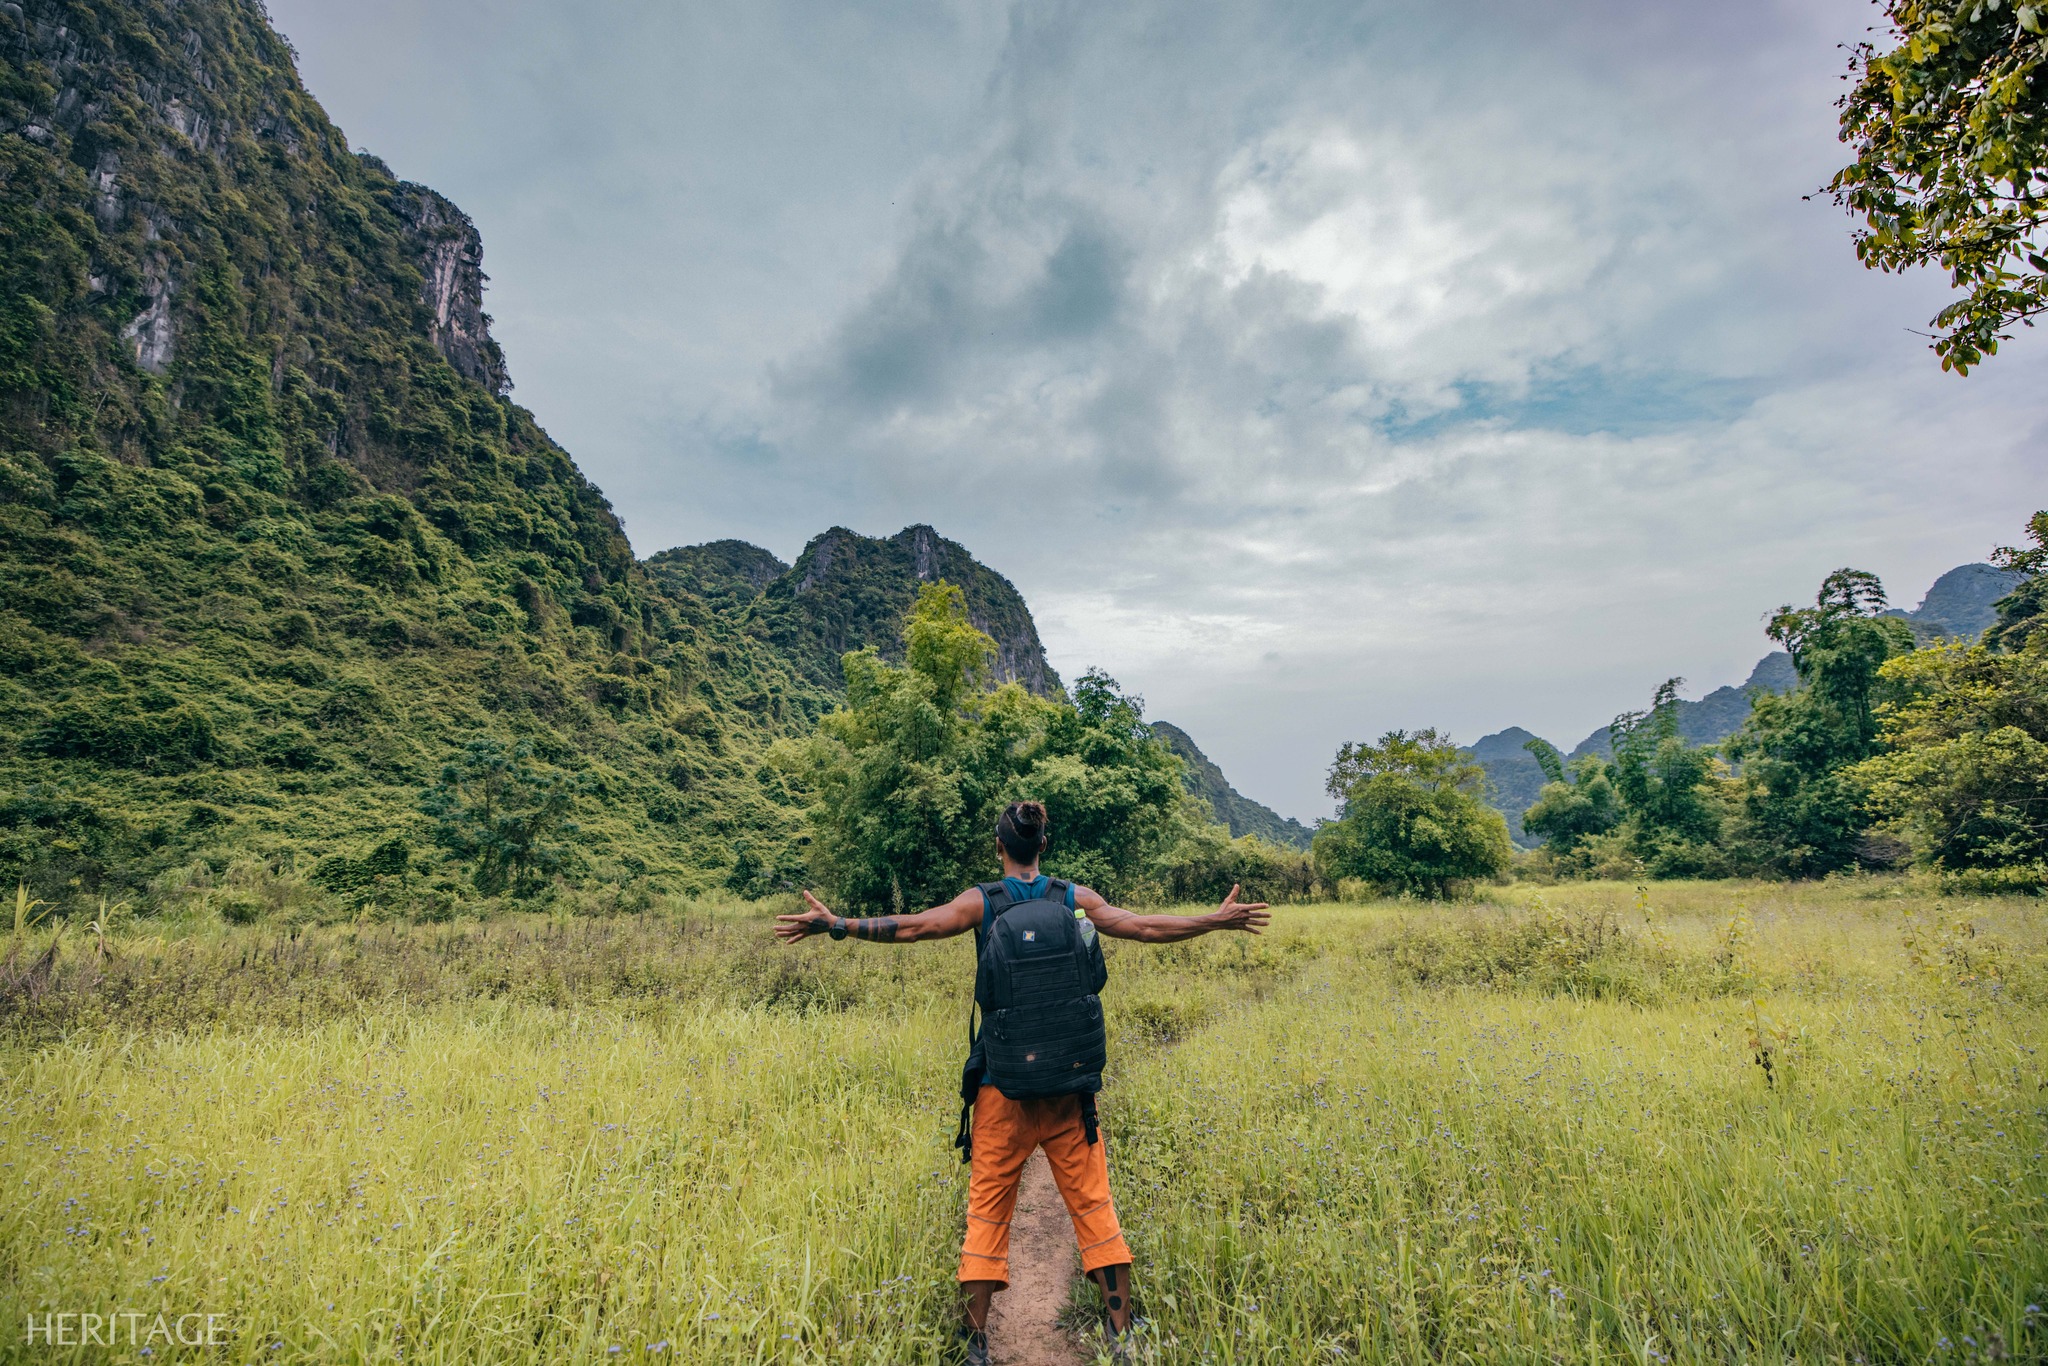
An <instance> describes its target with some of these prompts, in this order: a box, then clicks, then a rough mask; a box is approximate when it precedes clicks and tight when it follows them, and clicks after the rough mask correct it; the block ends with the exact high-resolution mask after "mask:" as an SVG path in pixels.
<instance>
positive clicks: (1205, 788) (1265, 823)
mask: <svg viewBox="0 0 2048 1366" xmlns="http://www.w3.org/2000/svg"><path fill="white" fill-rule="evenodd" d="M1152 733H1153V734H1154V735H1157V736H1158V737H1159V738H1160V739H1162V740H1164V741H1166V747H1167V748H1168V749H1170V750H1172V751H1173V752H1174V753H1175V754H1177V755H1179V756H1180V761H1181V762H1182V763H1183V764H1185V765H1186V766H1187V773H1186V781H1187V786H1188V791H1190V792H1192V793H1194V795H1196V796H1197V797H1200V798H1201V799H1202V800H1203V801H1205V802H1207V803H1209V808H1210V810H1212V811H1214V812H1215V813H1216V819H1217V820H1219V821H1221V822H1222V823H1223V824H1224V825H1226V826H1228V827H1229V828H1230V833H1231V835H1232V836H1233V837H1235V836H1238V835H1257V836H1258V837H1259V838H1260V839H1263V840H1267V841H1270V842H1271V843H1274V844H1278V845H1281V846H1283V847H1285V848H1289V849H1306V848H1308V845H1309V839H1310V837H1311V836H1313V835H1314V834H1315V832H1314V831H1313V830H1310V829H1309V828H1308V827H1307V826H1305V825H1303V824H1302V823H1301V822H1300V821H1298V820H1294V819H1292V818H1290V817H1287V816H1283V815H1281V814H1280V813H1279V812H1277V811H1275V810H1273V809H1272V808H1271V807H1269V806H1266V805H1264V804H1262V803H1260V802H1255V801H1253V800H1252V799H1251V798H1250V797H1247V796H1245V795H1243V794H1242V793H1240V792H1239V791H1238V790H1237V789H1236V788H1234V787H1232V786H1231V785H1230V780H1229V779H1228V778H1226V777H1224V776H1223V770H1222V769H1220V768H1218V767H1217V766H1216V763H1215V761H1214V760H1212V759H1211V758H1210V757H1209V756H1208V755H1206V754H1204V753H1202V749H1201V746H1199V745H1197V744H1196V743H1195V741H1194V737H1193V736H1191V735H1189V734H1188V733H1187V732H1186V731H1184V730H1182V729H1181V728H1180V727H1179V726H1176V725H1174V724H1173V723H1171V722H1169V721H1154V722H1153V723H1152Z"/></svg>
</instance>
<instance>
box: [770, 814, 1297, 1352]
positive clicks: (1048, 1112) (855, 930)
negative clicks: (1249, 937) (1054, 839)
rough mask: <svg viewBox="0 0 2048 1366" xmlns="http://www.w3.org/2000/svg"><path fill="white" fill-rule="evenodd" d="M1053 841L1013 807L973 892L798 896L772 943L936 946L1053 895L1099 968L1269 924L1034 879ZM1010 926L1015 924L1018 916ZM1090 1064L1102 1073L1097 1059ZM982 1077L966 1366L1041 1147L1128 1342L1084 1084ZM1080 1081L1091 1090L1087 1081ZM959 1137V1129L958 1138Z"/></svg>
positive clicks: (971, 1196) (1122, 1286) (983, 1339)
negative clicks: (1028, 1165)
mask: <svg viewBox="0 0 2048 1366" xmlns="http://www.w3.org/2000/svg"><path fill="white" fill-rule="evenodd" d="M1051 833H1052V832H1051V827H1050V824H1049V822H1048V821H1047V819H1046V814H1045V808H1044V807H1043V806H1042V805H1040V804H1039V803H1037V802H1011V803H1010V805H1009V806H1008V807H1007V808H1006V809H1005V810H1004V811H1003V814H1002V817H1001V818H1000V819H999V820H998V821H997V822H996V847H997V850H998V852H999V853H1000V855H1001V857H1002V861H1003V881H1002V882H1001V883H1000V884H995V883H991V884H987V885H985V886H980V887H970V888H968V889H967V890H966V891H964V892H962V893H961V894H960V895H959V896H956V897H954V898H953V899H952V900H951V901H949V902H947V903H946V904H945V905H943V906H935V907H933V908H932V909H931V910H928V911H922V912H919V913H918V914H916V915H895V916H878V917H875V918H873V919H866V920H848V919H845V918H843V917H841V916H837V915H834V914H833V913H832V912H831V911H830V910H829V909H827V908H826V906H825V904H824V903H823V902H821V901H819V900H818V899H817V898H816V897H815V896H812V895H811V894H810V892H808V891H806V892H805V893H804V902H805V904H806V905H807V907H808V909H807V910H804V911H800V912H798V913H797V914H795V915H782V916H777V917H776V926H775V934H776V937H777V938H779V939H781V940H782V941H783V942H784V943H794V942H795V941H797V940H799V939H804V938H807V937H809V936H811V935H815V934H830V935H831V936H832V937H833V938H834V939H844V938H846V937H847V936H849V935H850V936H852V937H853V938H855V939H866V940H870V941H873V942H876V943H883V944H908V943H913V942H915V941H917V940H921V939H945V938H949V937H951V936H953V935H956V934H966V933H968V932H969V931H970V930H981V931H983V932H984V937H986V936H987V933H988V932H990V931H992V930H993V928H994V925H995V921H996V920H997V918H998V917H1000V916H1002V915H1004V914H1006V913H1007V912H1008V911H1009V910H1010V909H1011V908H1013V907H1019V906H1039V905H1043V904H1045V901H1046V899H1047V898H1048V896H1051V897H1055V898H1063V904H1064V906H1065V907H1066V909H1067V910H1069V911H1071V912H1072V913H1073V915H1074V917H1075V920H1076V922H1077V923H1079V922H1081V921H1083V919H1084V918H1085V924H1086V926H1088V927H1092V928H1089V929H1087V930H1085V931H1083V932H1082V934H1081V935H1080V936H1079V937H1077V938H1076V941H1075V942H1077V943H1081V942H1085V943H1086V945H1087V947H1088V948H1089V949H1090V950H1095V951H1096V962H1097V963H1098V964H1099V963H1100V953H1099V949H1097V948H1096V944H1095V934H1096V933H1098V932H1099V933H1101V934H1105V935H1108V936H1110V937H1111V938H1113V939H1136V940H1139V941H1142V942H1144V943H1149V944H1170V943H1174V942H1176V941H1178V940H1182V939H1193V938H1195V937H1196V936H1197V935H1203V934H1208V933H1209V932H1210V931H1212V930H1245V931H1248V932H1250V933H1252V934H1258V933H1260V932H1261V931H1263V930H1264V928H1265V926H1266V924H1267V922H1268V921H1269V920H1270V919H1271V916H1269V915H1268V914H1267V911H1266V903H1265V902H1263V901H1259V902H1239V901H1238V899H1237V894H1238V892H1239V890H1240V889H1239V888H1237V887H1232V888H1231V889H1230V895H1229V896H1227V897H1225V898H1224V899H1223V904H1222V906H1220V907H1219V908H1217V909H1216V910H1215V911H1214V912H1212V913H1210V914H1208V915H1133V914H1132V913H1131V912H1129V911H1125V910H1120V909H1119V908H1117V907H1115V906H1112V905H1110V904H1109V903H1108V902H1107V901H1105V900H1103V899H1102V897H1101V896H1099V895H1097V894H1096V893H1095V892H1094V891H1092V890H1090V889H1089V888H1087V887H1081V886H1077V885H1074V884H1072V883H1061V882H1058V881H1056V880H1054V879H1051V878H1048V877H1046V876H1045V875H1044V874H1042V873H1040V872H1039V871H1038V861H1039V859H1040V857H1041V856H1042V855H1043V854H1044V852H1045V849H1046V846H1047V844H1048V843H1049V842H1050V839H1051ZM1019 919H1020V923H1021V922H1022V917H1021V916H1020V918H1019ZM1038 923H1042V922H1038ZM1024 937H1025V938H1031V937H1032V933H1031V932H1026V933H1025V936H1024ZM984 952H985V953H986V949H985V950H984ZM984 967H986V961H985V962H984ZM1098 971H1099V968H1098ZM977 985H978V986H979V983H978V984H977ZM1099 988H1100V981H1099V980H1098V981H1097V982H1096V983H1095V984H1094V986H1093V987H1091V988H1088V990H1089V991H1090V992H1091V994H1090V995H1088V996H1086V997H1085V998H1084V999H1085V1000H1087V1001H1090V1002H1093V1001H1094V999H1095V998H1094V997H1093V995H1092V991H1093V990H1098V989H1099ZM984 1004H987V1003H986V1002H984ZM1096 1009H1097V1010H1099V1006H1098V1007H1096ZM1098 1019H1099V1015H1098ZM985 1032H986V1031H985ZM1029 1056H1035V1055H1029ZM1074 1065H1075V1066H1076V1067H1079V1066H1081V1065H1082V1064H1080V1063H1078V1062H1077V1063H1075V1064H1074ZM1095 1065H1096V1067H1097V1070H1098V1071H1099V1063H1098V1064H1095ZM970 1066H972V1067H974V1068H976V1069H977V1070H980V1069H981V1067H982V1051H981V1048H980V1047H979V1046H977V1048H976V1050H975V1058H974V1059H972V1060H970ZM980 1080H981V1084H980V1086H979V1088H978V1089H975V1088H974V1083H973V1079H972V1078H970V1079H969V1081H968V1090H969V1091H970V1092H971V1094H972V1104H973V1107H974V1129H973V1141H972V1145H971V1153H972V1161H973V1168H972V1170H971V1172H970V1174H969V1177H968V1183H967V1237H966V1245H965V1247H963V1248H962V1250H961V1253H960V1283H961V1285H962V1287H963V1288H964V1290H965V1291H966V1293H967V1328H968V1347H967V1360H968V1362H969V1364H970V1366H982V1364H983V1363H986V1362H987V1360H988V1311H989V1303H990V1301H991V1300H992V1299H993V1297H994V1296H995V1295H996V1293H997V1292H999V1291H1001V1290H1002V1289H1003V1288H1004V1287H1005V1286H1007V1285H1008V1284H1009V1269H1010V1268H1009V1250H1010V1218H1011V1215H1012V1214H1013V1213H1014V1212H1015V1211H1016V1207H1017V1186H1018V1182H1019V1181H1020V1180H1021V1179H1022V1177H1023V1174H1024V1164H1025V1162H1026V1161H1027V1160H1029V1158H1030V1156H1031V1153H1032V1151H1033V1149H1035V1148H1038V1147H1040V1146H1043V1147H1044V1149H1045V1155H1046V1160H1047V1163H1048V1164H1049V1165H1050V1166H1051V1168H1052V1173H1053V1179H1054V1181H1055V1182H1056V1183H1057V1184H1058V1186H1059V1190H1060V1197H1061V1198H1062V1199H1063V1200H1065V1201H1066V1205H1067V1213H1068V1214H1069V1215H1070V1216H1071V1217H1072V1219H1073V1221H1074V1236H1075V1239H1076V1240H1077V1241H1078V1242H1079V1243H1080V1246H1081V1270H1082V1271H1083V1273H1084V1274H1086V1275H1087V1276H1088V1277H1089V1279H1091V1280H1093V1281H1094V1282H1095V1283H1096V1285H1097V1286H1098V1287H1100V1289H1101V1291H1102V1299H1103V1303H1104V1304H1106V1305H1108V1306H1109V1325H1110V1331H1111V1333H1112V1334H1113V1335H1114V1337H1115V1338H1116V1340H1117V1341H1119V1342H1123V1341H1125V1340H1126V1335H1127V1334H1128V1333H1129V1331H1130V1324H1131V1250H1130V1247H1129V1246H1128V1245H1127V1244H1126V1243H1125V1242H1124V1236H1123V1229H1122V1226H1121V1225H1120V1224H1118V1222H1117V1217H1116V1207H1115V1205H1114V1204H1113V1203H1112V1202H1111V1200H1110V1194H1109V1163H1108V1159H1107V1157H1106V1155H1105V1153H1104V1151H1103V1150H1104V1146H1105V1145H1104V1143H1103V1142H1102V1141H1100V1134H1099V1129H1098V1126H1097V1122H1096V1117H1095V1104H1094V1096H1093V1094H1092V1086H1090V1088H1089V1089H1090V1092H1091V1093H1090V1094H1087V1095H1058V1096H1047V1097H1043V1098H1034V1099H1022V1100H1017V1099H1012V1098H1011V1097H1010V1096H1008V1095H1005V1094H1004V1093H1003V1090H1002V1089H1001V1088H1000V1087H998V1086H996V1085H993V1084H990V1083H991V1080H992V1077H991V1075H990V1074H989V1073H988V1072H982V1074H981V1078H980ZM1089 1080H1090V1081H1091V1082H1092V1080H1093V1078H1092V1077H1091V1078H1090V1079H1089ZM1013 1089H1014V1088H1013ZM966 1132H967V1131H966V1128H965V1126H964V1125H963V1128H962V1135H963V1139H964V1138H965V1135H966Z"/></svg>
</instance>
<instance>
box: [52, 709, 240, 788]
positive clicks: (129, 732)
mask: <svg viewBox="0 0 2048 1366" xmlns="http://www.w3.org/2000/svg"><path fill="white" fill-rule="evenodd" d="M22 748H23V749H24V750H26V751H27V752H28V753H30V754H36V755H41V756H43V757H45V758H51V759H91V760H94V761H96V762H98V763H102V764H107V765H109V766H111V767H114V768H136V769H154V770H158V771H162V772H169V773H175V772H180V771H182V770H184V769H188V768H191V767H192V766H193V765H195V764H199V763H203V762H205V761H206V760H208V759H211V758H213V757H214V756H215V754H216V753H217V752H218V750H219V745H218V742H217V741H216V739H215V737H214V732H213V722H212V720H211V719H209V718H208V716H207V715H206V713H205V712H203V711H201V710H200V709H199V708H197V707H195V706H192V705H190V704H189V703H187V704H182V705H179V706H174V707H171V708H169V709H168V710H165V711H159V712H149V711H143V710H141V709H140V708H138V707H135V706H134V705H133V704H132V703H127V702H117V701H112V700H109V701H105V702H101V703H99V704H98V705H92V704H85V703H76V702H67V703H65V704H63V705H62V706H60V707H58V708H57V710H56V711H55V712H53V713H52V714H51V716H50V719H49V720H48V721H46V722H45V723H43V725H41V726H40V727H38V728H37V729H36V730H35V731H33V732H32V733H30V735H29V736H28V738H27V739H26V740H24V741H23V742H22Z"/></svg>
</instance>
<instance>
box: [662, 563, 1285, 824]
mask: <svg viewBox="0 0 2048 1366" xmlns="http://www.w3.org/2000/svg"><path fill="white" fill-rule="evenodd" d="M642 568H643V569H645V571H646V573H647V577H648V578H649V579H650V580H651V581H652V582H654V583H655V584H656V585H658V586H659V587H660V588H661V589H662V590H663V591H664V592H666V593H668V594H670V595H671V596H675V597H677V598H678V599H680V600H682V601H700V602H702V603H703V604H705V605H708V606H710V607H712V608H713V609H714V610H715V611H716V612H717V613H718V614H719V615H720V616H721V617H723V618H724V619H726V620H727V621H729V622H732V623H733V624H735V625H736V626H737V627H739V628H740V629H741V630H743V631H744V632H745V633H746V634H747V635H749V636H750V637H752V638H754V639H757V640H760V641H763V642H764V643H767V644H770V645H772V646H775V647H777V649H778V652H779V653H780V654H781V655H782V656H783V657H784V658H785V659H786V660H788V661H789V663H790V664H791V665H792V666H793V667H795V668H796V669H797V670H798V672H799V673H801V674H802V675H803V676H804V677H805V678H806V679H807V681H809V682H810V683H811V684H812V685H814V686H816V687H818V688H822V689H828V690H831V691H834V692H836V691H838V690H839V688H840V687H841V686H842V683H841V679H840V672H839V660H840V656H842V655H844V654H845V653H846V652H847V651H849V650H858V649H861V648H863V647H866V646H870V645H872V646H874V647H875V648H876V649H877V650H878V651H880V652H881V654H882V655H883V656H884V657H885V658H888V659H892V660H897V661H900V660H901V659H902V657H903V644H902V639H901V633H902V629H903V618H904V615H905V614H906V613H907V612H908V611H909V610H910V606H911V604H912V602H914V601H915V600H916V597H917V590H918V588H919V586H920V585H922V584H924V583H928V582H931V581H933V580H936V579H944V580H946V581H947V582H950V583H954V584H957V585H959V587H960V589H961V591H962V593H963V594H964V596H965V597H966V599H967V611H968V616H969V617H970V618H971V619H972V620H973V622H974V624H975V625H976V626H978V627H980V628H981V629H982V630H984V631H986V632H988V634H989V636H990V637H991V638H992V639H994V640H995V642H996V669H995V671H996V676H997V679H998V681H1001V682H1012V681H1014V682H1019V683H1022V684H1023V685H1024V686H1025V687H1026V688H1029V689H1030V690H1031V691H1033V692H1035V693H1038V694H1040V695H1046V694H1051V693H1056V692H1058V691H1060V689H1061V684H1060V677H1059V675H1058V674H1057V673H1056V672H1054V670H1053V668H1052V665H1051V664H1050V663H1049V662H1048V661H1047V660H1046V657H1045V648H1044V646H1043V644H1042V643H1041V642H1040V641H1039V638H1038V627H1037V624H1036V623H1035V622H1034V621H1033V620H1032V617H1031V609H1030V607H1029V606H1028V605H1027V604H1026V603H1025V601H1024V598H1023V595H1021V594H1020V593H1018V592H1017V589H1016V588H1015V586H1014V585H1012V584H1011V583H1010V581H1009V580H1008V579H1006V578H1004V577H1003V576H1002V575H1001V574H998V573H997V572H996V571H994V570H992V569H990V568H989V567H988V566H986V565H984V564H982V563H981V562H980V561H979V560H977V559H975V557H974V555H973V554H972V553H971V552H970V551H968V550H967V548H966V547H964V546H962V545H960V544H959V543H958V542H956V541H951V540H948V539H946V538H945V537H943V536H941V535H939V534H938V532H936V531H935V530H933V529H932V528H931V527H929V526H921V525H920V526H910V527H905V528H904V529H903V530H902V531H899V532H897V533H896V534H895V535H894V536H890V537H886V538H882V537H872V536H862V535H860V534H859V533H857V532H853V531H849V530H847V529H846V528H845V527H833V528H832V529H831V530H830V531H827V532H824V533H823V534H821V535H819V536H815V537H813V538H812V539H811V542H810V544H808V545H806V546H805V547H804V551H803V554H801V555H799V556H798V557H797V561H796V563H795V564H793V565H788V564H784V563H783V562H782V561H781V560H780V559H779V558H777V557H776V556H775V554H774V553H773V552H772V551H768V550H764V549H762V548H761V547H760V546H757V545H750V544H748V543H747V542H745V541H734V540H725V541H710V542H706V543H705V544H702V545H689V546H677V547H675V548H674V549H672V550H664V551H661V552H660V553H659V554H656V555H650V556H649V557H648V558H647V559H646V560H644V561H642ZM1152 730H1153V733H1154V734H1155V735H1157V736H1159V738H1160V739H1162V740H1164V741H1165V742H1166V744H1167V747H1168V748H1169V749H1171V750H1172V751H1173V752H1174V753H1175V754H1177V755H1179V756H1180V758H1181V760H1182V762H1183V763H1184V764H1186V766H1187V773H1186V781H1187V787H1188V790H1189V791H1190V792H1191V793H1193V794H1194V795H1195V796H1198V797H1200V798H1201V799H1202V800H1203V801H1205V802H1207V803H1208V804H1209V807H1210V809H1211V810H1212V811H1213V812H1214V813H1215V818H1216V820H1217V821H1218V822H1219V823H1221V824H1223V825H1225V826H1227V827H1229V830H1230V833H1231V835H1232V836H1233V837H1235V836H1238V835H1248V834H1255V835H1258V836H1259V837H1260V838H1262V839H1266V840H1270V841H1272V842H1273V843H1275V844H1279V845H1283V846H1286V847H1288V848H1294V849H1306V848H1307V847H1308V843H1309V839H1310V836H1311V835H1312V834H1313V833H1314V832H1312V831H1311V830H1310V829H1309V828H1308V827H1307V826H1305V825H1303V824H1302V823H1301V822H1300V821H1297V820H1291V819H1289V818H1287V817H1285V816H1282V815H1280V814H1279V813H1278V812H1276V811H1274V810H1272V809H1271V808H1270V807H1267V806H1264V805H1262V804H1261V803H1259V802H1256V801H1253V800H1252V799H1251V798H1249V797H1247V796H1244V795H1243V794H1242V793H1240V792H1239V791H1238V790H1237V789H1236V788H1234V787H1232V786H1231V785H1230V780H1229V779H1228V778H1226V777H1224V775H1223V770H1222V769H1220V768H1218V767H1217V766H1216V764H1215V762H1214V761H1213V760H1211V759H1210V758H1209V756H1208V755H1206V754H1204V753H1203V752H1202V750H1201V747H1200V746H1199V745H1197V744H1196V743H1195V741H1194V738H1193V737H1192V736H1190V735H1189V734H1188V733H1187V732H1186V731H1184V730H1182V729H1181V728H1180V727H1178V726H1175V725H1172V724H1171V723H1169V722H1164V721H1159V722H1154V723H1153V725H1152Z"/></svg>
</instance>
